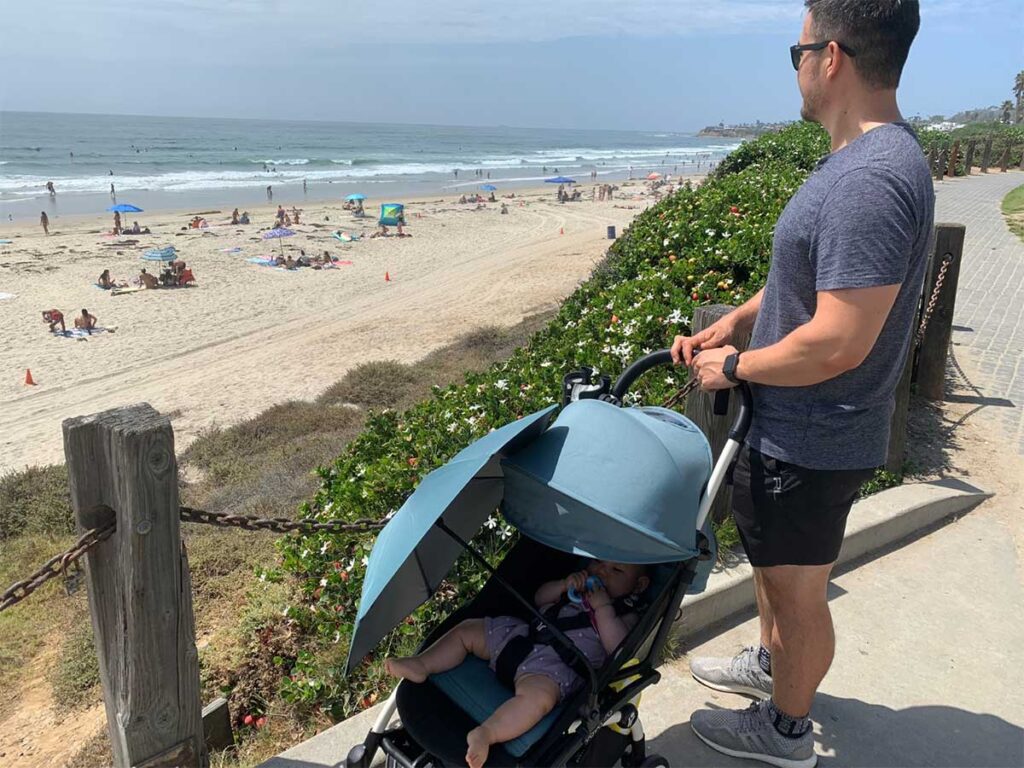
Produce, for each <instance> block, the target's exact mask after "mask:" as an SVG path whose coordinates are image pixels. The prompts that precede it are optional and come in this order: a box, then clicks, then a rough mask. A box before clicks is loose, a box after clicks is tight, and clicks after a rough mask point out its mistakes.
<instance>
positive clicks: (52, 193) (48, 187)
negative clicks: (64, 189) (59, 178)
mask: <svg viewBox="0 0 1024 768" xmlns="http://www.w3.org/2000/svg"><path fill="white" fill-rule="evenodd" d="M46 191H47V192H49V193H50V197H56V196H57V190H56V189H55V188H54V186H53V182H52V181H48V182H46Z"/></svg>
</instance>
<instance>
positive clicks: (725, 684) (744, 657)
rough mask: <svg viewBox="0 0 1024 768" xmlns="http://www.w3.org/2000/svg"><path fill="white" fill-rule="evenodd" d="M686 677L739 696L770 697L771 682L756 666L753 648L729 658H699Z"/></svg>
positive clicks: (755, 653) (692, 663) (692, 664)
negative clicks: (690, 676)
mask: <svg viewBox="0 0 1024 768" xmlns="http://www.w3.org/2000/svg"><path fill="white" fill-rule="evenodd" d="M690 674H692V675H693V677H694V679H695V680H696V681H697V682H698V683H703V684H704V685H706V686H707V687H708V688H714V689H715V690H716V691H728V692H729V693H742V694H743V695H744V696H753V697H755V698H758V699H767V698H768V697H770V696H771V695H772V679H771V677H770V676H768V675H766V674H765V673H764V670H763V669H761V665H760V664H758V663H757V648H754V647H748V648H744V649H743V650H742V651H740V652H739V653H737V654H736V655H735V656H733V657H732V658H731V659H712V658H707V657H700V658H696V659H693V660H692V661H691V662H690Z"/></svg>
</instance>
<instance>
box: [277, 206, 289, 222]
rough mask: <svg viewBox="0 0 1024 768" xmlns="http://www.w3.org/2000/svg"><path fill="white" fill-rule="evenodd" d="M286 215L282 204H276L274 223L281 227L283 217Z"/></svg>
mask: <svg viewBox="0 0 1024 768" xmlns="http://www.w3.org/2000/svg"><path fill="white" fill-rule="evenodd" d="M287 215H288V214H287V213H285V211H284V206H282V205H279V206H277V214H276V216H275V217H274V222H275V224H276V225H277V226H279V227H283V226H284V219H285V217H286V216H287Z"/></svg>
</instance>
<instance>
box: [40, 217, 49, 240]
mask: <svg viewBox="0 0 1024 768" xmlns="http://www.w3.org/2000/svg"><path fill="white" fill-rule="evenodd" d="M39 223H40V224H41V225H42V227H43V234H44V235H48V234H50V217H49V216H47V215H46V211H40V212H39Z"/></svg>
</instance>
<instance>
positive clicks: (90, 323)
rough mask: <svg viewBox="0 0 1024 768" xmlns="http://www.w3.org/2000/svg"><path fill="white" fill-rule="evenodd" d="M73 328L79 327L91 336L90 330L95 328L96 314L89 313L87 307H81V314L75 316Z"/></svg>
mask: <svg viewBox="0 0 1024 768" xmlns="http://www.w3.org/2000/svg"><path fill="white" fill-rule="evenodd" d="M75 328H81V329H82V330H83V331H85V332H86V333H88V334H89V335H90V336H92V332H93V330H95V328H96V315H90V314H89V310H88V309H83V310H82V314H80V315H78V317H76V318H75Z"/></svg>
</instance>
